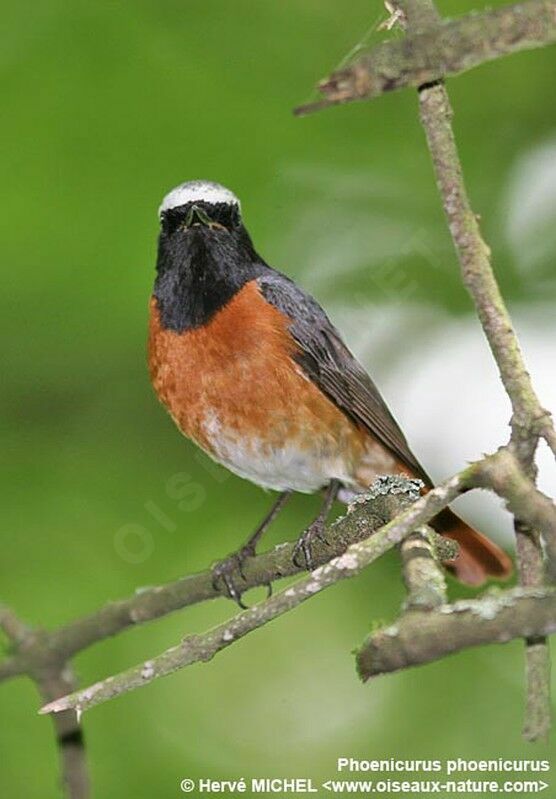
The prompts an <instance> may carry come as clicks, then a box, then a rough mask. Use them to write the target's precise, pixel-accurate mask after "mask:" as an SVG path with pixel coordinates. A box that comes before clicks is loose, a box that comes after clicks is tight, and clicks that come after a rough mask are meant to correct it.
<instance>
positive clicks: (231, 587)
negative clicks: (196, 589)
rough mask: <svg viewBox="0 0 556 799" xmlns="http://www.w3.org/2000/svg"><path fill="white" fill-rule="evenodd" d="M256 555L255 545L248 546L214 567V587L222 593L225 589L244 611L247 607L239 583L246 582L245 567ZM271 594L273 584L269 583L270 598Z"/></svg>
mask: <svg viewBox="0 0 556 799" xmlns="http://www.w3.org/2000/svg"><path fill="white" fill-rule="evenodd" d="M254 555H255V547H254V545H253V544H246V545H245V546H243V547H241V549H238V550H237V552H233V553H232V554H231V555H228V557H227V558H224V560H221V561H219V562H218V563H216V564H215V565H214V566H213V567H212V585H213V587H214V589H215V591H220V590H221V589H222V587H223V588H224V590H225V591H226V594H227V595H228V596H229V597H230V599H233V600H234V602H236V603H237V604H238V605H239V607H240V608H243V610H246V609H247V605H245V604H244V602H243V601H242V596H243V589H242V588H240V587H239V586H238V582H239V581H240V580H242V581H243V582H245V581H246V578H245V572H244V569H243V567H244V564H245V561H247V560H248V559H249V558H252V557H253V556H254ZM238 578H239V579H238ZM271 594H272V583H269V584H268V596H270V595H271Z"/></svg>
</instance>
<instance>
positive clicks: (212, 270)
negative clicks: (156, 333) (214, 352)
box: [154, 202, 268, 332]
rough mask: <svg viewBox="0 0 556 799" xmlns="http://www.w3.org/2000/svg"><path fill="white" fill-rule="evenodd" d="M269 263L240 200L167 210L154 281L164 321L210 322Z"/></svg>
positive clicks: (179, 326)
mask: <svg viewBox="0 0 556 799" xmlns="http://www.w3.org/2000/svg"><path fill="white" fill-rule="evenodd" d="M265 269H268V267H266V265H265V264H264V262H263V261H262V260H261V259H260V258H259V256H258V255H257V253H256V252H255V250H254V249H253V245H252V243H251V239H250V238H249V234H248V233H247V231H246V229H245V227H244V226H243V224H242V221H241V216H240V212H239V208H238V206H237V205H235V204H228V203H214V204H213V203H207V202H192V203H187V204H186V205H182V206H179V207H177V208H171V209H168V210H167V211H164V212H163V214H162V219H161V231H160V237H159V240H158V259H157V264H156V270H157V277H156V281H155V284H154V296H155V297H156V299H157V302H158V308H159V311H160V318H161V322H162V325H163V326H164V327H165V328H167V329H170V330H174V331H176V332H183V331H184V330H191V329H193V328H196V327H200V326H202V325H204V324H206V323H207V322H208V321H209V320H210V319H211V317H212V316H214V314H215V313H216V312H217V311H218V310H219V309H220V308H222V307H223V306H224V305H226V303H228V302H229V301H230V300H231V299H232V297H233V296H234V295H235V294H236V293H237V292H238V291H239V290H240V289H241V288H242V287H243V286H244V285H245V283H247V282H248V281H250V280H253V279H255V278H256V277H258V276H259V275H261V274H262V273H263V272H264V270H265Z"/></svg>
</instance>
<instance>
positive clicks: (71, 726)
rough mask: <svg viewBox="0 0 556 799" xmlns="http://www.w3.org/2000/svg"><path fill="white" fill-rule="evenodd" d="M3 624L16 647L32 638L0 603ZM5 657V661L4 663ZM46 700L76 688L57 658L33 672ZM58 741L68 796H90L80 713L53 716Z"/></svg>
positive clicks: (0, 623) (72, 798)
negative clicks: (78, 714) (78, 715)
mask: <svg viewBox="0 0 556 799" xmlns="http://www.w3.org/2000/svg"><path fill="white" fill-rule="evenodd" d="M0 627H1V628H2V629H3V630H4V633H5V634H6V636H7V637H8V638H9V640H10V641H11V642H12V643H13V644H14V645H15V646H16V647H23V648H24V647H25V645H26V642H27V641H28V640H29V639H30V638H32V636H33V631H32V629H31V628H30V627H27V625H25V624H23V622H22V621H20V619H19V618H18V617H17V616H16V615H15V613H14V612H13V611H12V610H10V608H7V607H6V606H4V605H1V606H0ZM7 662H9V661H6V662H5V663H3V664H2V665H3V666H5V665H6V663H7ZM29 676H31V677H32V678H33V679H34V680H35V682H36V683H37V686H38V688H39V690H40V692H41V695H42V697H43V699H44V700H46V701H51V700H52V699H55V698H56V697H59V696H63V695H64V694H66V693H67V692H68V691H73V690H75V687H76V683H75V679H74V677H73V674H72V672H71V670H70V668H69V666H66V665H64V664H61V663H58V661H57V660H56V659H55V658H54V659H53V660H52V661H51V663H50V664H49V665H47V666H45V665H43V664H41V665H40V666H39V665H38V664H37V665H36V666H35V668H34V670H33V671H32V672H30V675H29ZM53 723H54V731H55V734H56V743H57V745H58V751H59V756H60V771H61V777H62V784H63V787H64V790H65V792H66V795H67V796H68V799H88V797H89V795H90V786H89V775H88V771H87V762H86V757H85V746H84V742H83V734H82V731H81V727H80V725H79V719H78V717H77V713H76V712H75V711H73V710H68V711H66V712H64V713H60V714H59V715H57V716H56V717H55V718H54V719H53Z"/></svg>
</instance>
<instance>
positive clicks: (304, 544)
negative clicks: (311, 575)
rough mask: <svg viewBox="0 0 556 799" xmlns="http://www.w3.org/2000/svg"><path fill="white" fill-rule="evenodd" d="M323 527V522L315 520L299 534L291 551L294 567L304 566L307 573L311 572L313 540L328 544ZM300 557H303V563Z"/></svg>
mask: <svg viewBox="0 0 556 799" xmlns="http://www.w3.org/2000/svg"><path fill="white" fill-rule="evenodd" d="M324 527H325V522H324V520H323V519H316V520H315V521H314V522H313V523H312V524H310V525H309V527H307V529H306V530H304V531H303V532H302V533H301V535H300V536H299V538H298V540H297V543H296V545H295V547H294V549H293V555H292V561H293V562H294V565H295V566H297V567H298V568H303V566H305V567H306V568H307V569H308V570H309V571H311V572H312V571H313V569H314V568H315V563H314V560H313V554H312V552H311V547H312V545H313V542H314V540H315V538H318V540H319V541H322V543H323V544H327V543H328V542H327V540H326V538H325V537H324ZM300 555H302V556H303V561H302V560H301V559H300Z"/></svg>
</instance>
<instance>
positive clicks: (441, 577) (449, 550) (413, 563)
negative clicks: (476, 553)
mask: <svg viewBox="0 0 556 799" xmlns="http://www.w3.org/2000/svg"><path fill="white" fill-rule="evenodd" d="M458 549H459V547H458V545H457V544H456V542H455V541H452V540H451V539H449V538H442V536H439V535H438V534H437V533H435V531H434V530H433V529H432V528H430V527H428V526H427V525H423V526H422V527H419V528H418V529H417V530H416V531H415V532H414V533H411V535H409V536H408V537H407V538H406V539H405V540H404V541H402V543H401V545H400V552H401V556H402V567H403V575H404V582H405V585H406V588H407V592H408V596H407V599H406V601H405V604H404V609H405V610H409V609H414V610H416V609H421V610H432V609H433V608H437V607H440V605H443V604H445V602H446V577H445V574H444V570H443V569H442V567H441V566H440V563H439V560H443V561H446V560H453V559H454V558H455V557H456V556H457V554H458Z"/></svg>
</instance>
